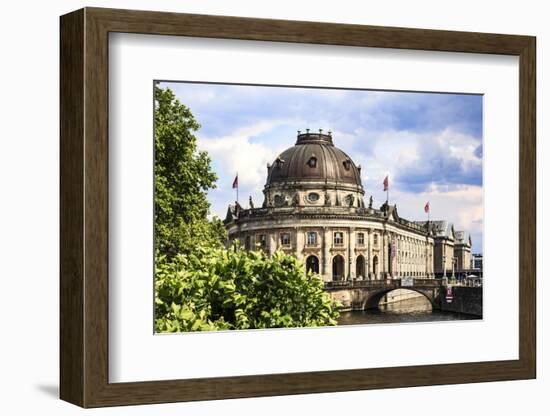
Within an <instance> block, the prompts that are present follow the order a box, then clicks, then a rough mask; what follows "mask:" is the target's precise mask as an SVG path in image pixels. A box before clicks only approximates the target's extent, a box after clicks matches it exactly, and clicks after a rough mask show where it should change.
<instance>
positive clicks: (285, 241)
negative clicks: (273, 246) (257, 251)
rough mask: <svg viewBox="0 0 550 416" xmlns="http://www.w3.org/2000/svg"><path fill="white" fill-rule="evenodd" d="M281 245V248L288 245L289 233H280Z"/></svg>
mask: <svg viewBox="0 0 550 416" xmlns="http://www.w3.org/2000/svg"><path fill="white" fill-rule="evenodd" d="M281 245H282V246H289V245H290V233H281Z"/></svg>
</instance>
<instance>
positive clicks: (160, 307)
mask: <svg viewBox="0 0 550 416" xmlns="http://www.w3.org/2000/svg"><path fill="white" fill-rule="evenodd" d="M158 260H159V261H157V267H156V281H155V289H156V290H155V293H156V297H155V328H156V331H157V332H180V331H209V330H222V329H248V328H282V327H306V326H324V325H336V323H337V322H336V319H337V318H338V315H339V313H338V310H337V305H336V304H335V303H334V302H333V301H332V300H331V298H330V296H329V295H328V294H327V293H326V292H325V291H324V289H323V282H322V280H321V279H320V278H319V276H317V275H311V274H310V275H306V274H305V273H304V269H303V264H302V263H301V262H300V261H298V260H297V259H296V258H295V257H293V256H288V255H285V254H284V253H281V252H277V253H275V254H274V255H273V256H271V257H267V256H266V255H264V254H263V253H261V252H247V251H245V250H242V249H240V248H236V249H234V250H224V249H216V248H209V247H200V248H197V249H196V250H195V251H194V252H193V253H189V254H188V255H185V256H183V255H178V256H176V257H175V258H174V259H173V260H171V261H169V262H166V261H164V260H165V259H164V258H159V259H158Z"/></svg>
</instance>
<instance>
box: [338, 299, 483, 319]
mask: <svg viewBox="0 0 550 416" xmlns="http://www.w3.org/2000/svg"><path fill="white" fill-rule="evenodd" d="M472 319H481V318H479V317H477V316H473V315H465V314H461V313H454V312H443V311H432V307H431V305H430V303H429V302H428V301H427V300H426V299H425V298H423V297H422V298H414V299H407V300H402V301H399V302H394V303H390V304H387V305H381V306H379V307H378V309H369V310H367V311H350V312H340V318H338V325H357V324H382V323H397V322H430V321H458V320H472Z"/></svg>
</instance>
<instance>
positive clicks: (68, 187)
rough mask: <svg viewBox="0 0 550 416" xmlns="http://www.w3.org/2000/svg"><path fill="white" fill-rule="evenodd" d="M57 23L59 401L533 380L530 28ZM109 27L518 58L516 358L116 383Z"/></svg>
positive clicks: (159, 17) (70, 17)
mask: <svg viewBox="0 0 550 416" xmlns="http://www.w3.org/2000/svg"><path fill="white" fill-rule="evenodd" d="M60 28H61V44H60V48H61V50H60V54H61V58H60V59H61V61H60V63H61V92H60V100H61V108H60V110H61V121H60V130H61V155H60V159H61V171H60V174H61V178H60V187H61V197H60V198H61V200H60V205H61V212H60V217H61V218H60V221H61V226H60V227H61V228H60V233H61V241H60V253H61V254H60V262H61V266H60V279H61V283H60V298H61V300H60V380H61V381H60V383H61V385H60V396H61V399H63V400H66V401H68V402H71V403H74V404H76V405H79V406H82V407H101V406H114V405H130V404H146V403H163V402H178V401H191V400H212V399H226V398H238V397H258V396H270V395H286V394H303V393H321V392H339V391H351V390H363V389H379V388H397V387H409V386H425V385H440V384H453V383H473V382H487V381H498V380H517V379H529V378H535V376H536V333H535V330H536V329H535V328H536V326H535V319H536V317H535V313H536V312H535V311H536V304H535V300H536V296H535V293H536V292H535V283H536V268H535V264H536V258H535V253H536V186H535V184H536V149H535V125H536V119H535V107H536V97H535V50H536V47H535V38H534V37H530V36H516V35H500V34H485V33H468V32H452V31H439V30H421V29H404V28H393V27H376V26H362V25H348V24H327V23H315V22H297V21H285V20H269V19H254V18H240V17H225V16H207V15H191V14H176V13H164V12H148V11H130V10H114V9H99V8H85V9H81V10H78V11H75V12H72V13H69V14H67V15H64V16H62V17H61V23H60ZM110 32H125V33H141V34H151V35H173V36H192V37H205V38H224V39H241V40H262V41H277V42H295V43H311V44H329V45H346V46H358V47H361V46H368V47H380V48H396V49H415V50H430V51H447V52H468V53H483V54H503V55H515V56H518V57H519V67H520V80H519V85H520V91H519V104H520V105H519V109H518V111H519V120H520V129H519V137H520V141H519V149H518V151H519V160H520V178H519V189H518V192H519V194H520V195H521V198H520V206H519V236H520V242H519V244H520V245H519V246H520V252H519V264H520V268H519V270H518V273H519V311H520V312H519V359H518V360H507V361H491V362H471V363H459V364H437V365H412V366H405V367H389V368H365V369H353V370H338V371H322V372H321V371H319V372H306V373H288V374H265V375H253V376H237V377H220V378H203V379H181V380H170V381H146V382H135V383H109V379H108V360H109V354H108V286H109V285H108V281H109V280H108V279H109V276H108V222H109V217H108V172H109V167H108V140H109V138H108V65H109V62H108V34H109V33H110Z"/></svg>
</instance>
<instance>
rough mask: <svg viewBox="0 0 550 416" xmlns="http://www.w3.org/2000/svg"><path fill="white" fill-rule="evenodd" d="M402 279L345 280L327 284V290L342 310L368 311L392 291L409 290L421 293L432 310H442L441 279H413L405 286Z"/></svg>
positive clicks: (442, 293)
mask: <svg viewBox="0 0 550 416" xmlns="http://www.w3.org/2000/svg"><path fill="white" fill-rule="evenodd" d="M401 283H402V282H401V279H386V280H345V281H332V282H326V283H325V290H326V291H327V292H328V293H330V295H331V297H332V298H333V299H335V300H338V301H340V302H341V303H342V310H354V311H356V310H366V309H373V308H377V307H378V303H379V302H380V300H381V299H382V297H384V295H386V294H388V293H389V292H391V291H392V290H395V289H407V290H412V291H414V292H418V293H421V294H422V295H424V297H426V299H428V301H429V302H430V304H431V305H432V309H434V310H437V309H441V297H442V296H444V295H445V290H446V289H445V286H444V285H443V282H442V280H441V279H417V278H414V279H412V282H411V281H410V280H409V282H408V283H409V284H410V283H412V286H410V285H407V286H403V285H402V284H401Z"/></svg>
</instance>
